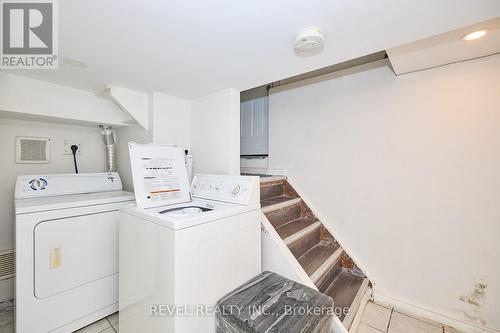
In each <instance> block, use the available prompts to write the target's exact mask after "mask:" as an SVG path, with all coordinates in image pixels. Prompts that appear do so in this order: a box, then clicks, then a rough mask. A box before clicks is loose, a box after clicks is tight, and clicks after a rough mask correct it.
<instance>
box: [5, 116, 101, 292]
mask: <svg viewBox="0 0 500 333" xmlns="http://www.w3.org/2000/svg"><path fill="white" fill-rule="evenodd" d="M16 136H35V137H45V138H50V139H51V154H50V155H51V156H50V158H51V161H50V163H49V164H16V163H15V154H14V151H15V148H14V145H15V138H16ZM67 139H72V140H79V141H82V142H83V145H82V155H81V156H77V158H78V169H79V171H80V172H103V171H105V167H106V162H105V152H104V143H103V141H102V137H101V134H100V131H99V129H98V128H97V126H96V127H80V126H69V125H61V124H50V123H42V122H32V121H22V120H12V119H6V118H0V170H1V171H0V198H1V200H0V212H2V213H1V214H0V250H3V249H10V248H13V247H14V245H15V244H14V230H15V223H14V221H15V218H14V185H15V182H16V177H17V176H18V175H23V174H47V173H73V172H74V165H73V156H72V155H64V140H67ZM5 283H9V284H10V282H9V281H3V282H2V284H5ZM11 295H12V286H11V285H10V286H8V287H5V286H0V299H4V298H8V296H11Z"/></svg>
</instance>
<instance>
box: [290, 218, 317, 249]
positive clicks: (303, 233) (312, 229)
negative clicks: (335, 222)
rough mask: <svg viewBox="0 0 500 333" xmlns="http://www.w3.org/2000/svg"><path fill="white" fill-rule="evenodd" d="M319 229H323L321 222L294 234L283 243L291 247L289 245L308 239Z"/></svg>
mask: <svg viewBox="0 0 500 333" xmlns="http://www.w3.org/2000/svg"><path fill="white" fill-rule="evenodd" d="M319 228H321V222H320V221H316V222H314V223H312V224H310V225H308V226H307V227H305V228H304V229H302V230H300V231H298V232H296V233H294V234H293V235H291V236H289V237H287V238H285V239H283V242H284V243H285V245H287V246H289V245H291V244H293V243H295V242H296V241H298V240H299V239H301V238H303V237H306V236H307V235H309V234H310V233H312V232H315V231H316V230H318V229H319Z"/></svg>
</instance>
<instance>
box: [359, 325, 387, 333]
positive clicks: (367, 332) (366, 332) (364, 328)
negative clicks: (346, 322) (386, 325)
mask: <svg viewBox="0 0 500 333" xmlns="http://www.w3.org/2000/svg"><path fill="white" fill-rule="evenodd" d="M384 332H385V330H384V331H379V330H377V329H375V328H373V327H371V326H368V325H366V324H364V323H359V326H358V329H357V330H356V333H384Z"/></svg>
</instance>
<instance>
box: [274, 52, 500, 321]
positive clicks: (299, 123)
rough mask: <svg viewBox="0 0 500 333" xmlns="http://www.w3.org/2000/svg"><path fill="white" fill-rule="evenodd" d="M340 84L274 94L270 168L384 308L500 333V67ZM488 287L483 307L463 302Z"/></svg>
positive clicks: (487, 63) (374, 76) (364, 76)
mask: <svg viewBox="0 0 500 333" xmlns="http://www.w3.org/2000/svg"><path fill="white" fill-rule="evenodd" d="M331 77H332V79H330V80H325V81H322V82H317V83H315V84H310V85H307V86H303V87H298V88H295V89H291V90H284V91H274V92H272V93H271V96H270V162H269V163H270V168H286V169H287V170H288V175H289V176H290V177H291V179H292V180H293V181H294V182H295V183H296V184H297V185H298V186H299V187H300V189H301V190H302V192H303V193H304V194H305V195H306V196H307V198H308V199H309V200H310V201H311V202H312V203H313V205H314V206H315V208H316V209H317V210H318V213H320V215H321V216H322V217H324V219H325V221H323V222H326V223H327V224H328V225H329V226H330V227H331V228H332V230H333V231H334V233H335V234H336V235H337V236H338V238H339V240H340V241H341V242H342V243H343V244H344V245H345V246H346V247H347V249H348V251H349V252H350V253H351V255H352V256H353V257H354V258H355V259H357V260H358V261H359V263H360V264H361V266H362V267H363V268H365V269H366V273H367V274H368V275H369V277H370V278H371V279H372V281H373V282H374V283H375V297H376V299H377V296H378V295H380V296H388V297H392V299H393V300H395V302H396V303H398V302H401V301H402V302H406V303H408V304H411V305H412V306H410V307H409V308H413V309H417V308H420V310H422V311H424V312H425V311H427V310H428V311H429V312H426V314H427V315H430V314H432V313H434V314H436V315H437V316H438V317H439V319H442V320H445V321H447V322H449V323H453V321H454V320H455V319H456V320H459V321H461V322H462V323H463V322H467V323H473V324H477V325H480V326H483V327H489V328H492V329H496V330H500V260H499V258H500V241H499V239H500V55H496V56H491V57H488V58H483V59H479V60H474V61H469V62H465V63H459V64H454V65H449V66H446V67H442V68H437V69H433V70H427V71H422V72H417V73H414V74H409V75H403V76H399V77H397V76H395V75H394V74H393V73H392V72H391V70H390V69H389V68H388V67H386V66H375V67H374V68H368V69H366V70H365V71H362V72H359V73H353V74H351V75H347V74H346V75H344V76H342V75H338V74H337V75H332V76H331ZM480 282H484V283H485V284H486V285H487V286H486V289H485V290H484V296H481V295H479V296H478V297H477V303H478V304H479V305H473V304H470V303H468V302H467V301H464V300H467V298H469V297H470V296H471V295H473V294H474V290H475V288H476V286H477V285H478V283H480ZM386 299H387V298H386ZM413 306H415V307H413Z"/></svg>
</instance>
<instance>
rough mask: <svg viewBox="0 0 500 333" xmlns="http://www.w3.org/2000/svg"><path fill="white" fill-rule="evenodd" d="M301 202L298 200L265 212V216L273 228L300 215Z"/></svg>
mask: <svg viewBox="0 0 500 333" xmlns="http://www.w3.org/2000/svg"><path fill="white" fill-rule="evenodd" d="M301 206H302V203H301V202H298V203H296V204H294V205H290V206H286V207H283V208H281V209H277V210H274V211H271V212H268V213H266V217H267V219H268V220H269V222H271V224H272V225H273V227H274V228H275V229H277V228H279V227H281V226H282V225H284V224H286V223H288V222H290V221H292V220H295V219H298V218H300V217H301V211H302V209H301Z"/></svg>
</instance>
